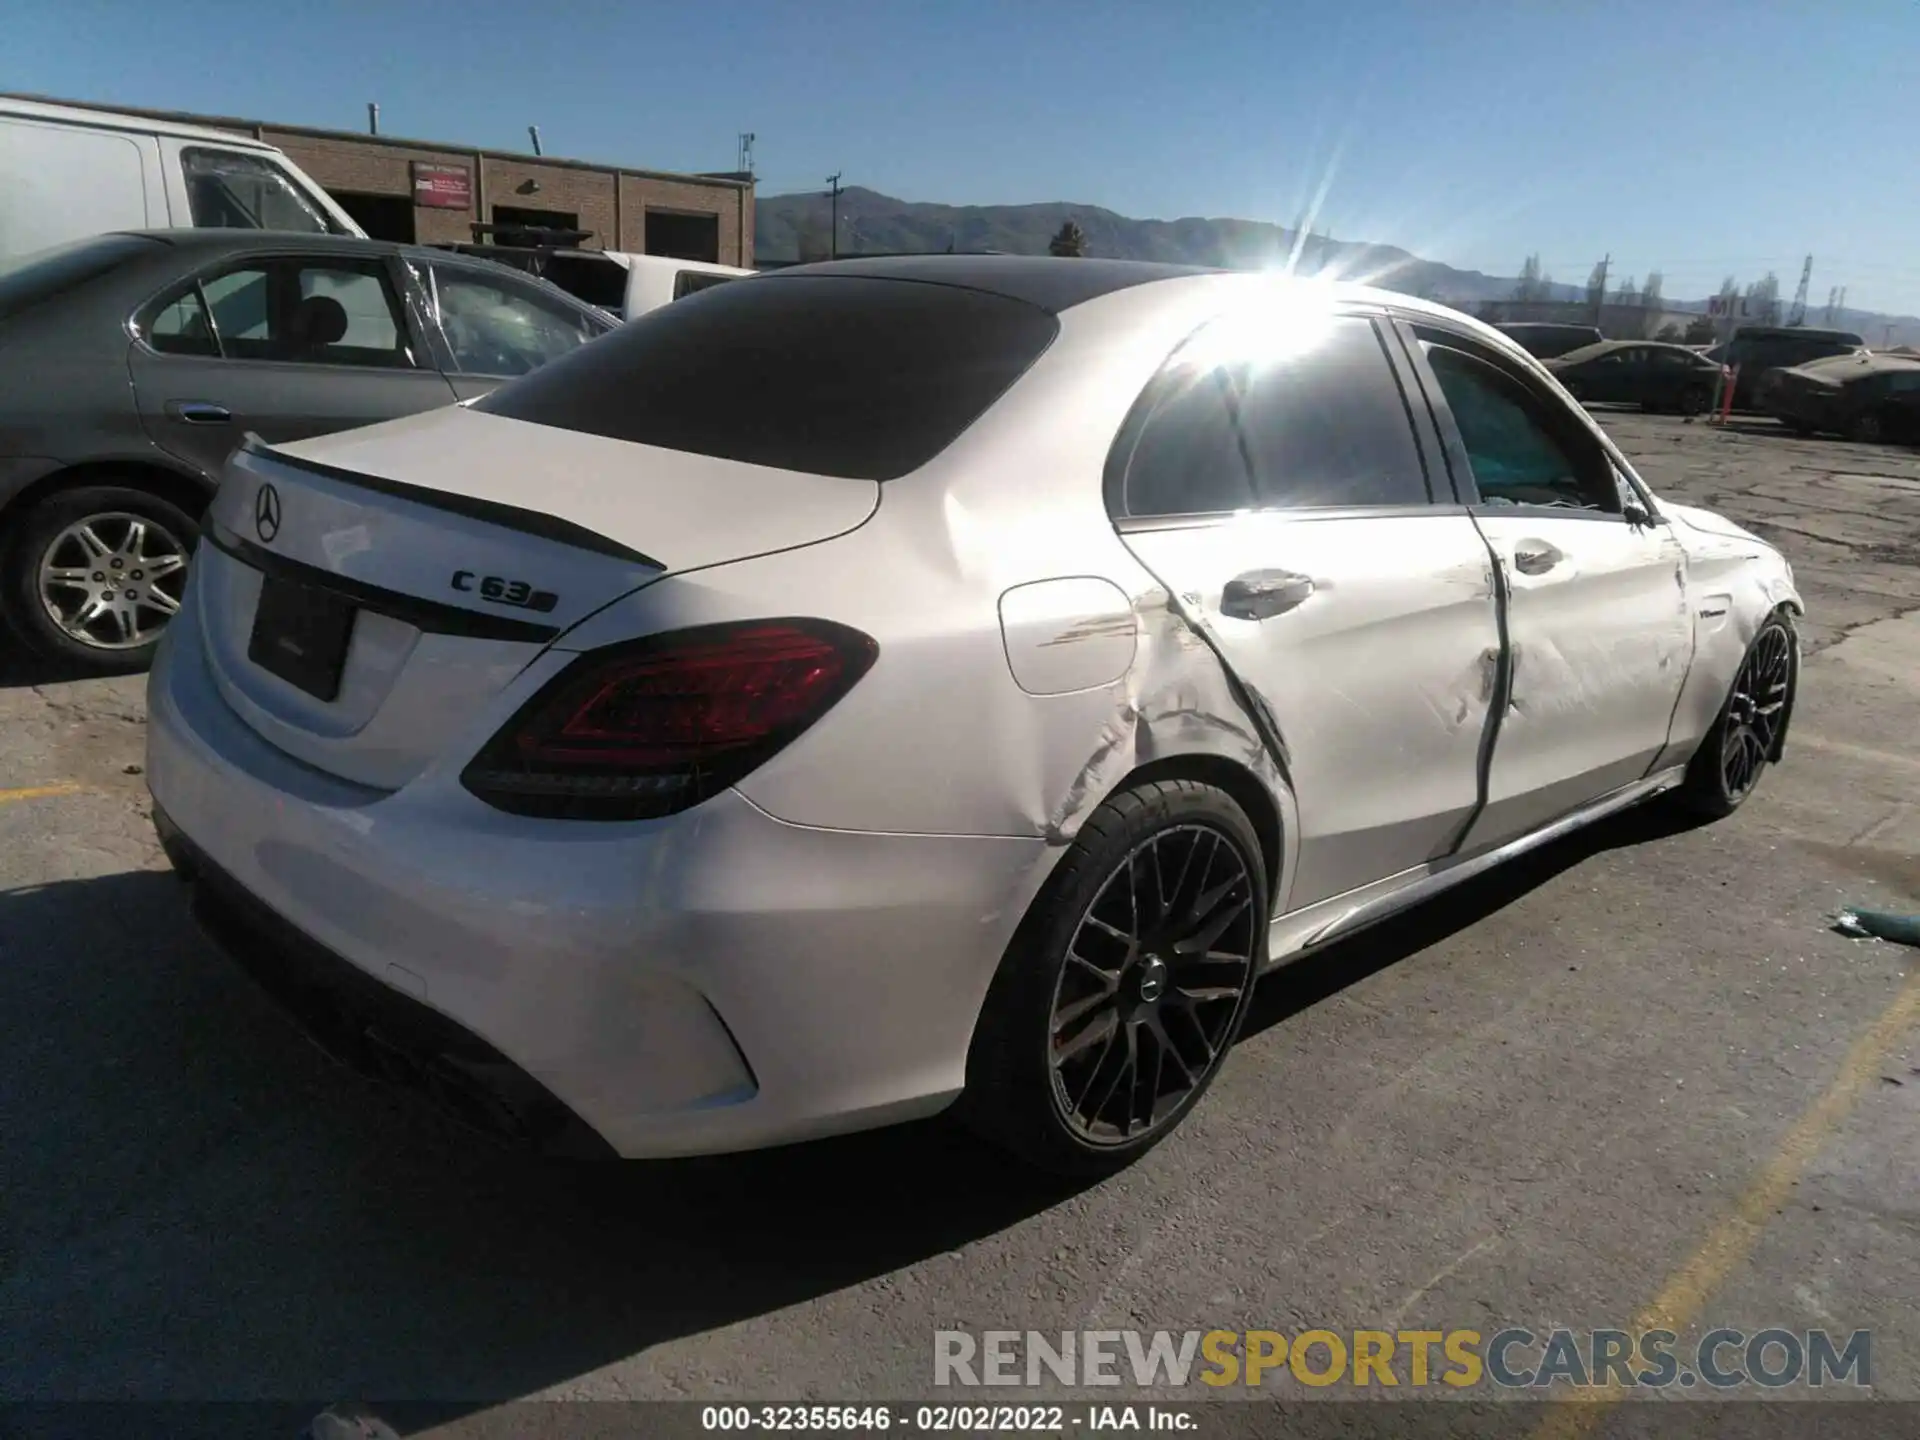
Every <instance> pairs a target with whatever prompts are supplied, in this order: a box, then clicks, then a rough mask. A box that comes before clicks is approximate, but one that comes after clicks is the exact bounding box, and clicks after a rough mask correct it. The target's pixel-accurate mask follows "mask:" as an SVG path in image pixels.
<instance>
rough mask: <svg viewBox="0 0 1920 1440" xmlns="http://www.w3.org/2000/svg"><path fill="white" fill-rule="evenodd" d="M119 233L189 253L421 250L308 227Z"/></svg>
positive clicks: (380, 253)
mask: <svg viewBox="0 0 1920 1440" xmlns="http://www.w3.org/2000/svg"><path fill="white" fill-rule="evenodd" d="M114 233H116V234H121V235H137V236H139V237H140V238H141V239H143V240H157V241H159V242H160V243H161V244H163V245H170V246H172V247H173V248H174V249H176V250H181V251H185V252H187V253H189V254H203V253H207V254H218V253H220V252H221V251H222V250H253V249H257V248H259V247H261V246H263V245H264V246H270V247H275V248H278V247H281V246H300V247H303V248H306V247H311V248H312V249H315V250H338V251H341V252H342V253H344V254H349V255H392V254H395V253H397V252H400V251H405V250H422V251H424V248H425V247H423V246H419V245H402V244H399V243H398V242H397V241H393V240H369V239H367V238H366V237H365V236H362V235H321V234H316V233H314V232H313V231H310V230H241V229H238V228H233V229H227V228H218V227H212V226H208V227H205V228H200V229H187V228H184V227H183V228H181V229H178V230H121V231H116V232H114Z"/></svg>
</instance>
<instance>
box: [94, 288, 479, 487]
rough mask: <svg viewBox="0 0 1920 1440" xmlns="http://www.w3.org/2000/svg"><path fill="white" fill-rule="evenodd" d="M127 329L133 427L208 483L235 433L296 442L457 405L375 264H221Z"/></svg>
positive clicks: (232, 444)
mask: <svg viewBox="0 0 1920 1440" xmlns="http://www.w3.org/2000/svg"><path fill="white" fill-rule="evenodd" d="M138 329H139V330H140V332H141V338H140V341H139V342H138V343H136V344H135V345H134V347H133V350H132V352H131V359H130V365H131V368H132V372H133V386H134V394H135V396H136V398H137V400H138V402H139V407H140V418H141V422H142V423H143V424H144V425H145V426H146V428H147V433H148V434H149V435H151V436H152V437H153V440H154V443H155V444H157V445H159V446H160V448H161V449H163V450H166V451H169V452H170V453H172V454H174V455H176V456H178V457H179V458H181V459H183V460H185V461H187V462H188V463H190V464H192V465H194V466H196V467H197V468H198V469H200V470H201V471H202V472H203V473H204V474H206V475H208V476H218V475H219V473H220V470H221V467H222V466H223V465H225V463H226V459H227V456H228V455H230V454H231V453H232V452H233V449H234V447H235V446H236V445H238V444H239V443H240V441H241V439H242V438H243V437H244V436H245V435H246V434H247V432H248V431H252V432H253V433H255V434H257V435H259V436H260V438H261V439H263V440H266V441H267V442H269V443H281V442H286V441H291V440H303V439H306V438H308V437H310V436H314V435H323V434H327V433H329V432H332V431H336V430H349V429H352V428H354V427H356V426H360V425H371V424H374V423H376V422H378V421H381V420H392V419H396V418H398V417H399V416H402V415H411V414H414V413H415V412H417V411H421V410H431V409H436V408H438V407H439V406H442V405H448V404H451V403H452V402H453V401H454V399H455V398H456V396H455V395H454V393H453V389H452V387H451V386H450V385H448V383H447V380H446V377H445V376H443V375H442V374H441V373H440V372H439V371H438V370H437V369H435V368H434V366H433V362H432V357H431V355H430V354H429V352H428V350H427V347H426V345H425V344H424V343H423V341H422V340H421V338H419V337H418V336H417V335H416V334H415V333H414V330H413V328H412V325H411V324H410V322H409V319H408V317H407V311H406V308H405V307H404V306H402V305H401V303H400V300H399V291H398V289H397V287H396V285H395V281H394V275H393V273H392V272H391V270H390V269H389V267H388V265H387V263H386V262H385V261H384V260H383V259H381V258H379V257H369V258H366V259H360V258H350V257H342V256H327V257H325V258H321V257H315V256H249V257H247V258H244V259H239V260H232V261H229V262H227V263H226V264H225V265H223V266H222V267H221V268H219V269H218V270H215V271H212V272H209V273H207V274H205V275H202V276H200V277H198V278H197V279H196V280H195V281H193V282H192V283H190V284H188V285H185V286H183V287H181V288H180V289H178V290H177V291H175V292H174V293H173V294H171V295H169V296H167V297H165V298H164V299H162V300H161V301H160V302H159V303H158V304H157V305H155V306H153V307H150V309H149V310H148V311H147V312H146V313H145V314H144V315H143V316H142V317H141V320H140V322H139V324H138Z"/></svg>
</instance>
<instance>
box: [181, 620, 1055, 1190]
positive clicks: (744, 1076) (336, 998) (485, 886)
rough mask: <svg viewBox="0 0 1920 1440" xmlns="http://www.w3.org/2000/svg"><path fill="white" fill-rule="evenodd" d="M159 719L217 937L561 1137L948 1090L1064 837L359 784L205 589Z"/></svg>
mask: <svg viewBox="0 0 1920 1440" xmlns="http://www.w3.org/2000/svg"><path fill="white" fill-rule="evenodd" d="M148 715H149V718H148V763H147V778H148V783H149V787H150V788H151V790H152V792H153V796H154V801H155V805H156V810H157V812H158V814H157V816H156V819H157V821H158V823H160V824H161V826H162V831H163V836H164V838H165V840H166V842H167V844H168V846H169V851H170V853H171V854H173V855H175V856H176V857H177V861H178V863H179V864H180V866H181V868H182V870H183V872H185V873H187V874H188V875H189V876H190V877H191V878H192V879H193V883H194V885H195V889H196V897H197V908H198V909H199V911H200V913H201V916H202V918H203V922H204V923H206V924H207V925H208V928H209V929H210V930H211V931H212V932H213V933H214V934H215V935H216V937H218V938H219V939H220V940H221V941H222V943H223V944H225V945H226V946H227V948H229V949H231V950H233V951H234V952H235V953H236V956H237V958H239V959H241V961H242V962H243V963H244V964H246V965H247V967H248V968H249V969H251V970H252V971H253V972H254V973H255V975H256V976H257V977H258V978H260V979H261V980H262V981H263V983H265V984H266V985H267V988H268V989H269V991H270V992H272V993H274V994H275V995H277V996H278V997H279V998H280V999H281V1000H282V1001H283V1002H284V1003H286V1004H287V1005H288V1006H289V1008H291V1009H293V1010H294V1012H295V1014H296V1015H298V1016H299V1017H301V1018H302V1020H303V1022H304V1023H305V1025H306V1028H307V1029H308V1030H309V1032H310V1033H314V1034H315V1035H316V1038H319V1039H320V1040H321V1041H322V1042H323V1043H324V1044H325V1045H327V1047H328V1048H329V1049H331V1050H333V1051H334V1052H335V1053H338V1054H342V1058H345V1059H348V1060H349V1061H350V1062H352V1063H354V1064H356V1065H358V1066H359V1067H360V1068H362V1069H371V1070H373V1071H374V1072H375V1073H382V1074H386V1075H388V1076H389V1078H401V1079H405V1080H408V1081H409V1082H410V1083H415V1084H417V1085H419V1086H420V1087H421V1088H424V1089H426V1090H428V1091H429V1092H430V1093H433V1092H436V1091H437V1092H439V1093H438V1095H437V1098H440V1099H441V1100H442V1101H443V1103H449V1102H450V1103H452V1104H453V1106H454V1108H456V1109H459V1108H463V1107H464V1108H465V1109H466V1110H467V1112H468V1113H467V1115H466V1118H468V1119H477V1120H480V1121H481V1122H482V1123H489V1121H488V1116H489V1115H490V1116H491V1117H492V1120H493V1121H501V1117H502V1113H504V1117H505V1119H504V1122H503V1123H489V1128H494V1129H505V1130H507V1131H509V1132H510V1133H519V1134H520V1135H521V1136H522V1138H527V1139H533V1140H537V1141H540V1142H541V1143H543V1144H547V1145H550V1146H552V1145H558V1146H560V1147H561V1148H564V1149H570V1150H572V1151H574V1152H575V1153H579V1152H580V1151H581V1150H582V1149H584V1150H586V1151H589V1152H591V1151H593V1150H595V1149H602V1150H603V1153H604V1152H605V1151H611V1152H612V1153H614V1154H617V1155H621V1156H634V1157H639V1156H666V1155H687V1154H701V1153H713V1152H721V1151H729V1150H742V1149H751V1148H755V1147H759V1146H765V1145H773V1144H780V1143H785V1142H788V1141H793V1140H801V1139H806V1138H809V1137H811V1136H816V1135H824V1134H830V1133H835V1132H838V1131H845V1130H854V1129H862V1128H867V1127H870V1126H875V1125H881V1124H886V1123H890V1122H892V1121H895V1120H903V1119H908V1118H911V1117H913V1116H916V1115H922V1114H927V1113H930V1112H932V1111H935V1110H937V1109H939V1108H941V1107H942V1106H944V1105H945V1104H946V1103H948V1102H949V1101H951V1100H952V1099H953V1098H954V1096H956V1095H957V1094H958V1093H959V1090H960V1088H961V1085H962V1084H963V1082H964V1079H965V1072H966V1053H967V1048H968V1045H969V1044H970V1042H971V1039H972V1032H973V1026H974V1021H975V1019H976V1017H977V1015H978V1013H979V1008H980V1004H981V1002H982V1000H983V999H984V997H985V994H986V988H987V985H988V982H989V981H990V979H991V978H992V975H993V972H994V970H995V968H996V966H997V965H998V962H999V958H1000V956H1001V954H1002V953H1003V952H1004V950H1005V947H1006V944H1007V942H1008V940H1009V939H1010V938H1011V935H1012V932H1013V929H1014V927H1015V926H1016V925H1017V923H1018V921H1019V919H1020V917H1021V915H1022V914H1023V913H1024V911H1025V909H1026V906H1027V904H1028V902H1029V901H1030V899H1031V897H1032V895H1033V893H1034V892H1035V890H1036V889H1037V888H1038V885H1039V884H1040V882H1041V880H1042V879H1043V878H1044V873H1045V871H1046V869H1047V868H1048V867H1049V866H1050V863H1051V860H1052V858H1054V856H1055V854H1056V853H1057V852H1052V851H1050V850H1049V849H1048V848H1047V847H1046V846H1045V844H1044V842H1043V841H1041V840H1038V839H1033V840H1027V839H981V838H972V837H943V836H899V835H883V834H869V833H858V832H847V831H822V830H813V829H808V828H805V827H801V826H796V825H791V824H787V823H785V822H783V821H779V820H776V819H774V818H773V817H771V816H769V815H767V814H766V813H765V812H763V811H761V810H759V809H758V808H757V807H755V806H753V805H752V804H751V803H750V802H749V801H747V800H746V799H745V798H744V797H742V796H740V795H738V794H737V793H734V792H728V793H727V794H725V795H721V796H717V797H715V798H714V799H713V800H711V801H709V802H708V803H707V804H705V805H702V806H700V807H698V808H697V809H695V810H692V811H689V812H687V813H686V814H684V815H681V816H677V817H674V818H672V819H670V820H663V821H652V822H644V823H638V824H591V823H583V822H566V821H547V820H532V819H526V818H521V817H515V816H510V815H505V814H502V813H500V812H498V811H495V810H492V809H491V808H489V807H487V806H485V805H483V804H482V803H481V802H480V801H478V800H477V799H475V798H474V797H473V796H471V795H469V794H468V793H467V792H466V791H465V790H463V789H461V788H460V786H459V784H458V780H457V771H458V763H457V761H454V762H452V763H450V764H449V766H448V767H446V769H444V770H443V769H441V768H440V767H437V766H436V767H430V768H429V769H428V770H427V771H426V772H425V773H423V774H422V775H420V776H419V777H418V778H417V779H415V780H414V781H412V782H411V783H409V784H408V785H406V786H405V787H403V788H401V789H399V790H395V791H391V792H381V791H373V790H367V789H363V788H361V787H358V786H354V785H350V784H348V783H346V782H343V781H340V780H337V779H335V778H333V777H331V776H328V775H325V774H322V773H320V772H318V771H315V770H313V769H311V768H309V767H307V766H305V765H303V764H301V763H300V762H298V761H296V760H294V759H292V758H291V757H289V756H287V755H286V754H284V753H283V752H281V751H279V750H277V749H275V748H274V747H273V746H271V745H269V744H268V743H267V742H266V741H264V740H263V739H261V738H260V736H259V735H258V734H256V733H255V732H254V731H253V730H251V729H250V728H248V727H247V726H246V725H245V724H244V723H243V722H242V721H241V720H240V719H239V717H238V716H237V715H236V714H235V713H234V712H233V710H232V709H231V708H230V707H228V705H227V704H226V702H225V700H224V699H223V698H222V697H221V695H220V693H219V691H218V689H217V687H216V685H215V683H214V680H213V677H212V675H211V673H210V671H209V670H208V667H207V664H206V660H205V656H204V652H203V650H202V640H201V636H200V633H199V623H198V616H197V614H196V610H195V604H194V601H193V600H192V599H191V598H190V599H189V602H188V605H187V607H186V608H185V609H184V610H183V612H182V613H181V615H180V616H178V617H176V619H175V621H174V622H173V624H172V625H171V626H170V627H169V630H168V634H167V638H166V640H165V641H164V643H163V645H162V648H161V653H160V656H159V657H158V659H157V661H156V664H155V666H154V669H153V673H152V677H151V679H150V682H149V694H148ZM330 1027H331V1028H330ZM394 1052H397V1053H394ZM383 1067H384V1068H383ZM396 1067H398V1068H397V1070H396ZM476 1085H477V1086H478V1087H479V1092H480V1093H478V1094H476V1093H475V1091H474V1089H473V1087H474V1086H476ZM476 1107H477V1109H476ZM583 1131H584V1132H591V1136H592V1137H597V1139H587V1138H585V1136H584V1135H583Z"/></svg>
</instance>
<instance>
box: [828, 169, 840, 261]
mask: <svg viewBox="0 0 1920 1440" xmlns="http://www.w3.org/2000/svg"><path fill="white" fill-rule="evenodd" d="M827 184H828V185H830V186H832V187H833V188H832V189H830V190H828V191H827V199H828V200H830V201H831V202H832V210H831V212H830V213H831V215H832V217H833V218H832V221H831V224H832V226H833V233H832V234H831V235H829V236H828V237H827V258H828V259H830V260H838V259H839V258H840V172H839V171H838V170H836V171H834V172H833V173H832V174H831V175H829V176H827Z"/></svg>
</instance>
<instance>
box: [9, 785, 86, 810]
mask: <svg viewBox="0 0 1920 1440" xmlns="http://www.w3.org/2000/svg"><path fill="white" fill-rule="evenodd" d="M86 788H87V787H86V786H84V785H64V784H63V785H28V786H26V787H25V788H24V789H20V790H0V805H5V804H6V803H7V802H8V801H9V800H50V799H52V798H53V797H54V796H55V795H78V794H81V793H82V792H83V791H85V790H86Z"/></svg>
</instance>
